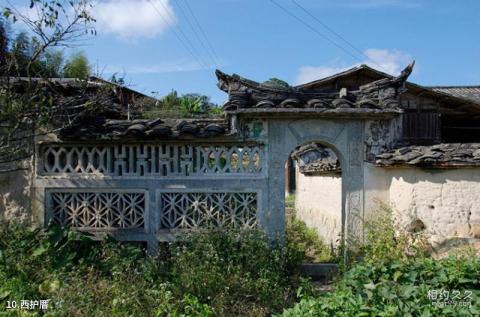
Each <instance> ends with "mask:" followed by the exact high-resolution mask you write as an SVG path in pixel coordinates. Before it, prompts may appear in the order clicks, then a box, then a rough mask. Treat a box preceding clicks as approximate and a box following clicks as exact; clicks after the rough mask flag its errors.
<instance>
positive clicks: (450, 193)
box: [4, 65, 480, 249]
mask: <svg viewBox="0 0 480 317" xmlns="http://www.w3.org/2000/svg"><path fill="white" fill-rule="evenodd" d="M412 67H413V65H409V66H408V67H407V68H406V69H405V70H404V71H402V73H401V74H400V75H399V76H398V77H392V76H389V75H387V74H383V73H380V72H377V71H375V70H373V69H371V68H368V67H366V66H361V67H358V68H355V69H352V70H349V71H346V72H344V73H341V74H338V75H336V76H332V77H328V78H325V79H322V80H319V81H315V82H312V83H309V84H306V85H301V86H296V87H291V86H286V85H278V84H277V83H272V82H266V83H263V84H262V83H257V82H254V81H251V80H247V79H245V78H242V77H240V76H237V75H227V74H224V73H222V72H220V71H217V77H218V79H219V84H218V86H219V88H220V89H222V90H224V91H225V92H227V93H228V96H229V97H228V101H227V102H226V104H225V106H224V110H225V118H224V119H216V120H168V119H162V118H159V119H156V120H125V119H121V120H118V119H112V118H109V117H108V116H103V117H101V118H100V117H95V115H94V114H92V113H88V114H80V115H79V116H78V117H77V118H76V119H75V120H73V121H72V122H71V124H70V126H68V127H66V128H64V129H62V130H61V131H59V132H58V133H56V134H51V135H48V136H46V137H43V138H41V139H39V140H38V142H37V149H36V157H37V159H36V160H35V170H34V177H33V183H32V184H31V185H32V186H31V187H29V188H27V189H28V190H26V191H25V193H23V194H24V197H25V201H27V200H31V201H32V208H31V210H32V213H31V214H29V215H31V217H32V219H33V221H34V222H35V223H38V224H42V225H43V224H46V223H48V222H49V221H53V222H55V223H58V224H61V225H65V226H70V227H74V228H76V229H79V230H85V231H89V232H94V233H96V234H97V235H98V237H100V238H101V237H102V236H103V235H105V234H107V233H108V234H112V235H114V236H115V237H117V238H119V239H124V240H133V241H146V242H147V243H148V245H149V247H150V248H151V249H154V248H155V247H156V244H157V242H158V241H162V240H163V241H164V240H171V239H175V238H176V236H177V235H178V234H179V233H182V232H184V231H185V230H191V229H194V228H198V227H245V226H246V227H254V226H260V227H261V228H263V229H264V230H265V231H266V232H267V233H268V234H269V235H270V236H271V237H272V238H273V237H276V236H278V235H281V234H282V233H283V231H284V222H285V183H288V184H290V187H291V186H292V181H291V177H287V180H286V179H285V175H293V174H296V175H297V182H296V187H297V191H296V192H297V195H296V198H297V208H298V215H299V217H301V218H302V219H304V220H305V221H306V222H307V224H308V225H310V226H313V227H315V228H317V230H318V231H319V233H320V234H321V235H323V236H324V237H325V238H326V239H328V240H330V241H332V242H333V241H334V240H335V238H336V237H337V236H338V235H340V234H344V235H347V237H351V238H358V239H361V237H362V235H363V220H364V219H365V218H367V217H369V216H374V215H375V210H376V208H377V203H376V202H377V200H382V201H384V202H386V203H391V204H392V205H393V206H394V207H395V213H396V216H397V218H398V219H399V220H400V225H403V226H406V227H411V226H415V228H421V230H424V231H425V233H426V234H428V235H429V237H430V238H431V240H432V241H434V242H435V243H437V244H439V243H442V242H443V241H446V240H447V239H450V238H451V237H459V238H462V239H464V240H465V241H467V242H474V241H475V239H477V238H478V235H479V232H478V231H479V226H480V201H479V198H478V197H477V194H478V193H479V189H480V173H479V171H480V169H478V168H479V166H480V150H479V149H480V140H478V136H479V132H478V127H479V125H478V123H479V122H480V121H479V118H480V117H479V115H480V105H479V101H478V99H476V97H475V94H474V93H472V95H471V96H470V95H469V96H466V95H465V96H463V95H462V91H463V90H461V89H453V88H448V87H443V88H441V87H436V88H428V87H422V86H419V85H415V84H412V83H409V82H406V80H407V78H408V76H409V74H410V73H411V71H412ZM464 89H466V90H469V89H470V88H464ZM474 90H475V89H473V88H471V89H470V90H469V91H472V92H473V91H474ZM472 96H473V97H472ZM475 142H479V143H475ZM292 158H293V160H294V161H295V163H294V164H292V161H290V164H287V166H297V167H298V168H297V171H296V172H295V173H292V172H291V171H290V173H285V164H286V162H288V161H289V160H291V159H292ZM286 181H287V182H286ZM21 195H22V194H21ZM21 195H20V196H21ZM4 199H5V198H4ZM5 206H7V204H5Z"/></svg>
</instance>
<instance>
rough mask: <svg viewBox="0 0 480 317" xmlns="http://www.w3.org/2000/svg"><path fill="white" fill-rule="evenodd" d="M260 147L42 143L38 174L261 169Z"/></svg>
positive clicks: (170, 173) (164, 173)
mask: <svg viewBox="0 0 480 317" xmlns="http://www.w3.org/2000/svg"><path fill="white" fill-rule="evenodd" d="M262 161H263V147H262V146H260V145H258V146H243V145H242V146H238V145H221V146H220V145H218V146H212V145H188V144H131V145H130V144H117V145H96V146H85V145H63V144H62V145H44V146H42V147H41V150H40V160H39V162H40V165H39V169H38V171H39V174H40V175H59V174H67V175H72V174H80V175H81V174H98V175H109V176H194V175H198V176H201V175H205V174H215V175H219V174H232V173H237V174H238V173H240V174H252V173H260V172H261V170H262Z"/></svg>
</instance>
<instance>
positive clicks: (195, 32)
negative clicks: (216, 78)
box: [175, 0, 218, 68]
mask: <svg viewBox="0 0 480 317" xmlns="http://www.w3.org/2000/svg"><path fill="white" fill-rule="evenodd" d="M175 2H176V3H177V6H178V8H179V9H180V12H181V13H182V15H183V16H184V17H185V20H187V23H188V26H189V27H190V29H191V30H192V31H193V34H194V36H195V38H196V39H197V41H198V42H199V43H200V45H202V47H203V48H204V49H205V51H206V52H207V54H208V55H209V56H210V58H211V59H212V61H213V63H214V64H215V66H216V67H217V68H218V63H217V61H216V60H215V57H214V56H213V55H212V54H211V52H210V51H209V49H208V47H207V46H206V45H205V43H204V41H203V39H202V38H201V37H200V35H199V34H198V33H197V30H196V29H195V27H194V26H193V24H192V23H191V22H190V19H189V17H188V15H187V14H186V12H185V11H184V10H183V8H182V6H181V5H180V1H178V0H175Z"/></svg>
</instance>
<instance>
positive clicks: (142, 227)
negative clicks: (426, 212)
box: [36, 143, 266, 241]
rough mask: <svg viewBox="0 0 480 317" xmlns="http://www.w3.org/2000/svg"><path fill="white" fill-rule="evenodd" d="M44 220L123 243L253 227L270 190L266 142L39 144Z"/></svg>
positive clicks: (40, 199)
mask: <svg viewBox="0 0 480 317" xmlns="http://www.w3.org/2000/svg"><path fill="white" fill-rule="evenodd" d="M38 151H39V156H38V157H39V160H38V161H37V178H36V188H37V193H38V198H37V201H40V202H41V201H43V204H42V206H41V208H42V214H43V217H42V218H43V220H42V221H43V222H44V223H45V224H46V223H48V222H50V221H51V222H54V223H56V224H59V225H61V226H65V227H71V228H75V229H78V230H82V231H87V232H92V233H95V234H101V233H102V232H104V233H110V234H114V235H116V237H117V236H118V237H120V238H121V239H124V240H134V241H145V240H146V241H151V240H171V239H175V238H177V236H174V235H176V234H178V233H183V232H185V231H188V230H192V229H197V228H254V227H256V226H257V225H259V222H260V221H259V219H260V218H259V215H260V213H261V212H260V211H261V209H262V200H261V197H262V195H261V194H262V192H264V191H265V188H266V165H265V152H264V151H265V149H264V146H263V145H262V144H248V145H246V144H245V145H240V144H238V143H237V144H228V143H226V144H219V145H204V144H196V143H191V144H187V143H176V144H174V143H167V144H106V143H105V144H96V145H89V144H83V145H82V144H63V143H62V144H40V145H39V147H38Z"/></svg>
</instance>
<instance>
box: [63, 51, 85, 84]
mask: <svg viewBox="0 0 480 317" xmlns="http://www.w3.org/2000/svg"><path fill="white" fill-rule="evenodd" d="M90 73H91V69H90V65H89V64H88V59H87V57H86V56H85V54H83V53H82V52H79V53H76V54H73V55H72V56H70V58H69V59H68V61H67V62H66V63H65V66H64V68H63V76H64V77H68V78H79V79H86V78H88V76H90Z"/></svg>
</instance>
